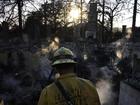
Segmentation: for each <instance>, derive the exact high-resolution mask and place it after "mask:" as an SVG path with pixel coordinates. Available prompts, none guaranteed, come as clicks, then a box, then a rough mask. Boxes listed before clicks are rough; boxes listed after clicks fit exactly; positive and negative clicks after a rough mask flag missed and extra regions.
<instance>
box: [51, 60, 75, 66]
mask: <svg viewBox="0 0 140 105" xmlns="http://www.w3.org/2000/svg"><path fill="white" fill-rule="evenodd" d="M66 63H67V64H68V63H70V64H76V63H77V62H75V61H74V60H72V59H59V60H56V61H54V62H53V63H52V66H55V65H59V64H66Z"/></svg>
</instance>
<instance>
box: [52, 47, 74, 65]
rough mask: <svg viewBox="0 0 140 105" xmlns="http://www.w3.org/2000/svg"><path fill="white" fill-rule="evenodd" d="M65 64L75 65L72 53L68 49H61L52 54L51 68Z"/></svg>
mask: <svg viewBox="0 0 140 105" xmlns="http://www.w3.org/2000/svg"><path fill="white" fill-rule="evenodd" d="M65 63H73V64H75V63H76V62H75V61H74V54H73V52H72V51H71V50H70V49H68V48H65V47H61V48H59V49H58V50H57V51H56V52H55V53H54V56H53V62H52V66H55V65H58V64H65Z"/></svg>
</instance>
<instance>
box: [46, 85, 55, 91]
mask: <svg viewBox="0 0 140 105" xmlns="http://www.w3.org/2000/svg"><path fill="white" fill-rule="evenodd" d="M54 85H55V84H54V83H52V84H50V85H47V86H46V87H45V88H44V89H43V91H49V90H50V89H52V88H53V87H54Z"/></svg>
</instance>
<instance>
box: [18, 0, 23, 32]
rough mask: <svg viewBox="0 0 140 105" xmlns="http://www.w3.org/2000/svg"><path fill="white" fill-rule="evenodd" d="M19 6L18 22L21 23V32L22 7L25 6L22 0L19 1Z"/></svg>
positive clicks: (20, 27)
mask: <svg viewBox="0 0 140 105" xmlns="http://www.w3.org/2000/svg"><path fill="white" fill-rule="evenodd" d="M16 2H17V5H18V22H19V30H20V32H21V31H22V6H23V1H22V0H17V1H16Z"/></svg>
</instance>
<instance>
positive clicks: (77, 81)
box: [38, 47, 100, 105]
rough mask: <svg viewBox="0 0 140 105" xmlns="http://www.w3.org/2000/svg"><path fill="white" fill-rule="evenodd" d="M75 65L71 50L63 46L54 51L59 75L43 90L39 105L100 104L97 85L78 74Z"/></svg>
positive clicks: (53, 65)
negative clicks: (75, 71)
mask: <svg viewBox="0 0 140 105" xmlns="http://www.w3.org/2000/svg"><path fill="white" fill-rule="evenodd" d="M75 65H76V62H75V61H74V54H73V52H72V51H71V50H69V49H67V48H65V47H61V48H59V49H58V50H57V51H56V52H55V53H54V56H53V62H52V67H53V68H54V69H55V70H56V72H58V73H59V76H57V78H56V80H55V81H54V82H53V83H52V84H50V85H49V86H46V87H45V88H44V89H43V90H42V92H41V95H40V98H39V101H38V105H100V101H99V96H98V93H97V91H96V89H95V87H94V86H93V85H92V83H91V82H90V81H89V80H85V79H82V78H79V77H77V76H76V74H75V73H74V67H75Z"/></svg>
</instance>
